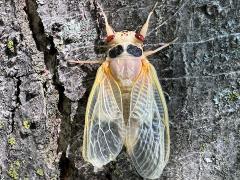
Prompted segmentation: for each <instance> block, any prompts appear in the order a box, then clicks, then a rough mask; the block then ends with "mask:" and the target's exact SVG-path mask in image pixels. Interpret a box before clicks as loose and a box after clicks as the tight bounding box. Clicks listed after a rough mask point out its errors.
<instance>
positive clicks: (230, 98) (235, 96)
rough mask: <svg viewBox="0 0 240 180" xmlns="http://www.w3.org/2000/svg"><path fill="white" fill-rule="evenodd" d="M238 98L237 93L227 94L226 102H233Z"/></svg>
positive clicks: (239, 94) (238, 94)
mask: <svg viewBox="0 0 240 180" xmlns="http://www.w3.org/2000/svg"><path fill="white" fill-rule="evenodd" d="M239 98H240V93H237V92H231V93H230V94H228V100H229V101H231V102H235V101H237V100H238V99H239Z"/></svg>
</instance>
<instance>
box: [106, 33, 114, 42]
mask: <svg viewBox="0 0 240 180" xmlns="http://www.w3.org/2000/svg"><path fill="white" fill-rule="evenodd" d="M114 38H115V35H114V34H112V35H109V36H107V39H106V42H107V43H109V42H111V41H112V40H113V39H114Z"/></svg>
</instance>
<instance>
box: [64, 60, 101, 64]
mask: <svg viewBox="0 0 240 180" xmlns="http://www.w3.org/2000/svg"><path fill="white" fill-rule="evenodd" d="M103 62H104V61H102V60H96V61H91V60H86V61H74V60H69V61H68V63H73V64H74V63H75V64H102V63H103Z"/></svg>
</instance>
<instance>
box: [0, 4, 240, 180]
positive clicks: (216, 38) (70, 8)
mask: <svg viewBox="0 0 240 180" xmlns="http://www.w3.org/2000/svg"><path fill="white" fill-rule="evenodd" d="M155 2H156V1H155V0H154V1H153V0H151V1H147V0H131V1H127V0H115V1H113V0H102V1H99V3H100V4H101V6H102V7H103V9H104V10H105V12H106V14H107V16H108V18H109V21H110V24H111V25H112V26H113V27H114V29H115V30H116V31H121V30H123V29H127V30H135V29H137V28H139V27H141V25H142V24H143V23H144V22H145V20H146V18H147V15H148V12H150V10H151V8H152V7H153V6H154V4H155ZM239 17H240V2H239V0H227V1H225V0H184V1H175V0H169V1H167V0H160V1H159V4H158V7H157V8H156V10H155V11H154V15H153V17H152V20H151V25H150V30H149V36H148V37H147V39H146V42H145V49H154V48H156V47H159V46H160V43H162V42H169V41H171V40H173V39H174V38H176V37H178V41H177V42H176V43H175V44H174V45H172V46H171V47H169V48H167V49H165V50H163V51H161V52H159V53H157V54H156V55H154V56H152V57H151V58H149V59H150V61H151V62H152V64H153V65H154V66H155V68H156V69H157V72H158V75H159V79H160V82H161V84H162V86H163V90H164V91H165V92H166V93H165V95H166V97H167V101H168V108H169V115H170V130H171V155H170V160H169V163H168V165H167V166H166V168H165V170H164V172H163V175H162V177H161V179H167V180H170V179H172V180H176V179H182V180H188V179H189V180H195V179H196V180H197V179H201V180H205V179H211V180H221V179H224V180H237V179H240V26H239V24H240V20H239ZM103 37H104V24H103V19H102V17H100V16H99V8H98V6H97V4H96V2H95V1H93V0H90V1H87V0H81V1H77V0H72V1H63V0H49V1H44V0H25V1H24V0H0V46H1V48H0V56H1V58H0V143H1V144H0V177H1V179H81V180H82V179H90V180H93V179H104V180H105V179H142V178H141V177H140V176H139V175H138V174H137V173H136V171H135V170H134V167H133V166H132V165H131V162H130V160H129V159H128V156H127V154H126V152H125V150H124V149H123V151H122V152H121V154H120V155H119V156H118V158H117V160H116V161H114V162H111V163H110V164H108V165H106V167H104V170H103V171H100V172H97V173H94V172H93V167H92V166H91V165H90V164H88V163H86V162H84V161H83V158H82V156H81V146H82V137H83V128H84V113H85V107H86V103H87V98H88V94H89V91H90V89H91V86H92V84H93V81H94V77H95V74H96V70H97V68H98V65H82V66H80V65H70V64H68V63H67V60H77V59H80V60H89V59H90V60H96V59H99V58H100V59H101V58H104V52H105V50H106V49H105V48H103V46H102V45H103V40H102V39H103Z"/></svg>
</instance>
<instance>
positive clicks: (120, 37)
mask: <svg viewBox="0 0 240 180" xmlns="http://www.w3.org/2000/svg"><path fill="white" fill-rule="evenodd" d="M151 15H152V12H150V14H149V16H148V18H147V21H146V22H145V24H144V25H143V27H142V29H141V30H140V31H139V32H135V31H126V30H124V31H120V32H115V31H114V30H113V28H112V27H111V26H110V25H109V23H108V20H107V17H106V15H105V13H104V12H103V16H104V20H105V29H106V32H107V37H106V43H107V44H108V45H110V46H112V45H116V44H122V43H130V44H134V45H138V46H139V45H141V46H142V45H143V42H144V38H145V36H146V34H147V30H148V24H149V19H150V17H151Z"/></svg>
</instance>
